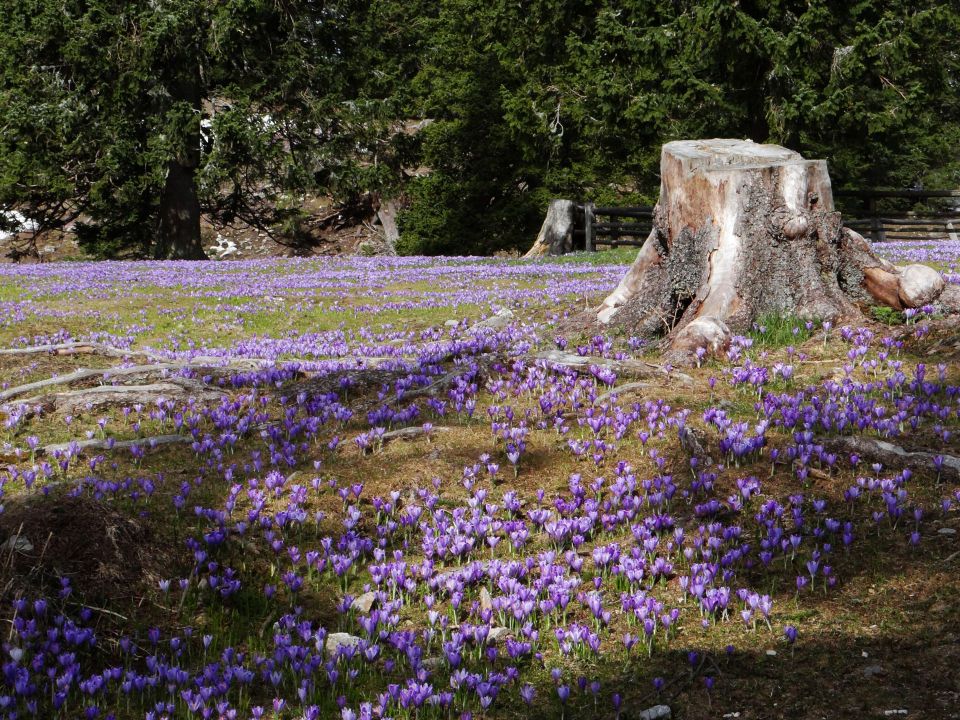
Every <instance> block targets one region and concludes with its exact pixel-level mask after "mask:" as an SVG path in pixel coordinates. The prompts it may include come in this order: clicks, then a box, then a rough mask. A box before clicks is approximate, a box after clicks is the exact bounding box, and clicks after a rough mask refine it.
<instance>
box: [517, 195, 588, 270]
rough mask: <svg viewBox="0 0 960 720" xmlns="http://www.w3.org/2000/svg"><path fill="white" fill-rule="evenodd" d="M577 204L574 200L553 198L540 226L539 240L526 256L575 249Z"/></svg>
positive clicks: (531, 256) (553, 253) (558, 252)
mask: <svg viewBox="0 0 960 720" xmlns="http://www.w3.org/2000/svg"><path fill="white" fill-rule="evenodd" d="M575 213H576V205H575V204H574V202H573V201H572V200H551V201H550V206H549V207H548V208H547V217H546V218H545V219H544V221H543V225H542V226H541V227H540V233H539V234H538V235H537V241H536V242H535V243H534V244H533V247H532V248H530V249H529V250H528V251H527V254H526V255H524V257H525V258H535V257H542V256H544V255H564V254H565V253H568V252H571V251H572V250H573V227H574V221H575Z"/></svg>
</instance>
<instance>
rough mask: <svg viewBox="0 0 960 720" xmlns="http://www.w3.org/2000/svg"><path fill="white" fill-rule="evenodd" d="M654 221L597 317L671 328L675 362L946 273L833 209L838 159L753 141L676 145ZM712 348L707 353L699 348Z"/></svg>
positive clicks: (912, 295) (917, 291)
mask: <svg viewBox="0 0 960 720" xmlns="http://www.w3.org/2000/svg"><path fill="white" fill-rule="evenodd" d="M660 174H661V184H660V200H659V202H658V203H657V206H656V208H655V209H654V218H653V230H652V231H651V233H650V235H649V237H648V238H647V240H646V242H645V243H644V245H643V247H642V248H641V249H640V252H639V254H638V255H637V258H636V260H635V261H634V263H633V265H632V266H631V268H630V270H629V271H628V272H627V274H626V275H625V276H624V278H623V279H622V280H621V282H620V285H619V286H618V287H617V288H616V290H614V292H613V293H612V294H611V295H610V296H609V297H607V299H606V300H605V301H604V302H603V304H602V305H601V306H600V307H599V308H598V309H597V319H598V320H599V322H600V323H603V324H613V325H616V326H619V327H622V328H624V329H625V330H628V331H630V332H631V333H632V334H637V335H641V336H646V337H648V338H649V337H655V336H663V337H664V338H665V341H664V345H665V349H666V350H667V356H668V358H669V359H671V360H672V361H683V360H689V359H690V358H691V357H692V356H693V355H694V354H695V353H697V352H698V351H699V352H701V353H702V352H703V351H704V350H705V351H707V352H711V353H716V352H720V351H722V350H723V349H724V348H725V347H726V346H727V344H728V341H729V338H730V335H731V333H732V332H743V331H746V330H748V329H749V328H750V326H751V324H752V323H753V322H754V321H755V320H757V319H759V318H761V317H763V316H769V315H794V316H797V317H799V318H803V319H811V320H839V319H841V318H846V317H850V318H854V317H857V316H859V312H860V311H859V308H858V305H862V304H874V303H881V304H885V305H889V306H892V307H895V308H903V307H918V306H920V305H923V304H925V303H930V302H933V301H934V300H936V299H937V298H938V296H939V295H940V293H941V291H942V290H943V287H944V284H943V279H942V278H941V277H940V274H939V273H937V272H936V271H935V270H933V269H931V268H927V267H925V266H909V267H908V268H896V267H894V266H893V265H891V264H890V263H888V262H886V261H885V260H882V259H880V258H879V257H877V256H876V255H875V254H874V253H873V251H872V250H871V248H870V245H869V243H867V242H866V240H864V239H863V238H862V237H861V236H860V235H858V234H857V233H855V232H853V231H852V230H849V229H846V228H844V227H842V224H841V219H840V213H838V212H835V211H834V207H833V194H832V190H831V186H830V176H829V174H828V172H827V163H826V161H824V160H806V159H804V158H803V157H802V156H801V155H800V154H799V153H796V152H794V151H792V150H788V149H786V148H783V147H780V146H778V145H760V144H757V143H753V142H750V141H746V140H684V141H678V142H671V143H667V144H666V145H664V146H663V150H662V153H661V157H660ZM701 348H703V349H704V350H700V349H701Z"/></svg>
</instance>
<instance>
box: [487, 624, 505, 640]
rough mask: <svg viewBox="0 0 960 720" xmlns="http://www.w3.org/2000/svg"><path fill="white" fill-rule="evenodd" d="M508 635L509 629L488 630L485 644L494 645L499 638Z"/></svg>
mask: <svg viewBox="0 0 960 720" xmlns="http://www.w3.org/2000/svg"><path fill="white" fill-rule="evenodd" d="M509 634H510V629H509V628H505V627H495V628H490V632H489V634H488V635H487V642H488V643H495V642H497V640H499V639H500V638H502V637H506V636H507V635H509Z"/></svg>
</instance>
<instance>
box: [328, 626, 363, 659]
mask: <svg viewBox="0 0 960 720" xmlns="http://www.w3.org/2000/svg"><path fill="white" fill-rule="evenodd" d="M359 642H360V638H358V637H357V636H356V635H351V634H350V633H345V632H337V633H330V634H329V635H327V642H326V643H325V644H324V650H326V652H327V655H328V656H329V657H336V655H337V650H338V649H339V648H340V647H352V646H354V645H356V644H357V643H359Z"/></svg>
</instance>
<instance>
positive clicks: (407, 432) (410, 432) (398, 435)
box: [380, 425, 450, 445]
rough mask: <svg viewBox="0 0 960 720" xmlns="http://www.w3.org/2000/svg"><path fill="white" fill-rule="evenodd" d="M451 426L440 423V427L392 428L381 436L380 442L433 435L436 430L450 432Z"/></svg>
mask: <svg viewBox="0 0 960 720" xmlns="http://www.w3.org/2000/svg"><path fill="white" fill-rule="evenodd" d="M449 430H450V428H448V427H445V426H443V425H440V426H438V427H431V428H430V429H427V428H425V427H423V426H422V425H415V426H413V427H405V428H400V429H399V430H390V431H388V432H385V433H384V434H383V435H382V436H381V437H380V442H381V443H383V444H384V445H386V444H387V443H388V442H393V441H394V440H413V439H414V438H418V437H420V436H421V435H432V434H433V433H436V432H441V433H444V432H448V431H449Z"/></svg>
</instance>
